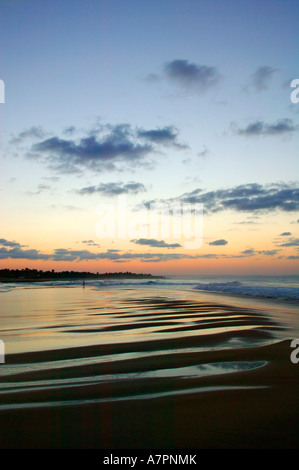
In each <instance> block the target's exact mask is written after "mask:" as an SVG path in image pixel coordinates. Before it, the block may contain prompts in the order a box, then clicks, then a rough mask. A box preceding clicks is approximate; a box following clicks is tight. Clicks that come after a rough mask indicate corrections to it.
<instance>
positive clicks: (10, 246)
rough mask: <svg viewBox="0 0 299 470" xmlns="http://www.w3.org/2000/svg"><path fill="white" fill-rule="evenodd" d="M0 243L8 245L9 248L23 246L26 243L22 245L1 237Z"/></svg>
mask: <svg viewBox="0 0 299 470" xmlns="http://www.w3.org/2000/svg"><path fill="white" fill-rule="evenodd" d="M0 245H2V246H8V247H9V248H21V247H22V246H24V245H20V243H17V242H14V241H9V240H6V239H5V238H0Z"/></svg>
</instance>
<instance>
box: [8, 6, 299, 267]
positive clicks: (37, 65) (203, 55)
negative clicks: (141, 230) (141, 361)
mask: <svg viewBox="0 0 299 470" xmlns="http://www.w3.org/2000/svg"><path fill="white" fill-rule="evenodd" d="M298 17H299V3H298V2H296V1H294V0H284V1H280V0H279V1H278V0H272V1H266V0H261V1H247V0H244V1H236V0H227V1H195V0H185V1H182V0H172V1H169V0H163V1H157V0H146V1H145V0H128V1H126V2H124V1H120V0H109V1H108V0H105V1H103V0H97V1H92V0H86V1H74V0H72V1H69V0H65V1H63V2H61V1H58V0H54V1H51V2H47V1H33V0H26V1H21V0H11V1H9V0H6V1H5V0H4V1H2V2H1V4H0V21H1V33H0V43H1V55H0V59H1V69H0V78H1V79H2V80H4V82H5V92H6V93H5V104H1V105H0V124H1V153H2V156H1V167H2V172H1V173H2V174H1V190H2V194H3V203H2V213H3V221H4V222H3V227H2V229H3V233H2V237H3V240H6V241H7V242H11V241H12V240H14V241H15V242H16V243H19V244H20V245H24V246H25V245H26V247H29V248H30V249H32V250H36V252H34V257H35V255H36V257H35V259H34V261H35V262H36V260H37V259H38V257H37V256H38V255H37V252H38V253H43V254H44V253H48V254H49V253H53V252H55V250H57V249H62V248H63V249H68V250H73V251H74V249H75V247H77V244H78V243H79V242H80V240H81V242H82V240H85V239H92V240H94V242H95V243H96V235H95V231H94V227H95V222H96V220H95V218H94V209H95V207H96V206H97V204H99V202H100V201H103V200H107V199H109V198H110V199H111V196H112V195H113V194H114V195H115V194H116V193H115V192H114V193H113V191H111V188H114V189H115V188H117V185H118V190H119V189H120V190H122V191H124V192H127V194H128V196H129V197H131V198H132V200H133V201H134V202H136V203H138V202H146V201H150V200H154V199H162V200H164V201H169V200H170V199H172V198H180V197H182V195H183V194H184V195H187V196H185V199H186V200H190V197H188V194H189V193H191V192H192V191H198V190H199V189H200V190H201V193H200V192H197V194H199V195H200V197H198V199H197V201H198V202H200V200H201V199H202V200H205V201H208V202H211V198H212V197H213V198H215V200H217V201H218V203H219V204H224V202H223V201H224V199H221V198H222V196H221V197H220V195H219V194H218V193H217V195H216V191H220V190H223V191H224V190H225V191H227V190H229V189H231V190H234V188H237V187H240V186H242V187H245V186H246V185H247V186H248V185H260V189H258V190H257V189H256V188H257V187H254V186H250V191H248V187H247V193H246V194H248V195H247V196H246V197H248V198H249V199H250V198H251V199H250V201H251V202H252V205H251V206H250V207H252V209H250V210H249V209H248V208H246V210H244V207H245V206H244V205H242V204H240V201H237V202H238V203H236V204H233V203H232V205H231V206H230V207H229V208H228V202H227V200H225V201H226V202H225V204H226V205H225V207H226V209H225V210H224V209H223V208H222V209H221V211H218V209H217V210H215V211H214V212H213V214H209V215H207V216H206V219H205V227H206V228H205V232H204V234H205V243H204V245H203V247H202V249H201V251H199V252H198V253H194V256H198V255H200V254H201V253H203V254H204V253H205V254H207V255H213V256H214V257H215V259H217V257H218V259H220V258H221V256H223V258H225V260H226V261H227V259H230V261H227V263H229V262H231V260H232V259H234V258H236V257H237V256H240V253H242V252H245V251H246V250H252V251H251V254H252V259H251V260H250V261H251V262H252V266H251V268H250V269H252V270H254V269H258V268H257V267H258V265H259V262H260V258H259V257H258V256H257V254H259V255H261V254H262V252H266V251H268V252H270V251H271V252H273V255H271V260H272V262H273V264H272V265H271V267H269V266H270V265H269V266H268V264H267V270H269V269H270V271H271V270H272V269H273V266H274V265H275V266H277V267H278V268H279V267H281V268H280V269H281V270H282V271H283V272H287V271H288V270H290V272H295V271H296V269H297V266H298V264H297V263H298V261H297V258H296V256H297V255H298V252H297V251H298V249H297V246H298V245H297V244H296V243H297V242H296V241H297V240H298V238H297V237H298V228H297V227H298V224H297V220H298V217H299V216H298V176H297V175H298V169H299V168H298V166H299V165H298V107H299V105H298V104H297V105H296V104H292V103H291V101H290V93H291V89H290V86H289V85H290V82H291V80H292V79H294V78H298V61H297V60H296V59H297V57H298ZM128 184H129V185H130V184H131V186H126V185H128ZM132 184H133V186H132ZM134 184H135V186H134ZM273 184H274V185H275V184H276V185H280V186H279V188H280V191H278V189H277V188H278V186H277V187H276V189H275V190H274V189H273V188H274V186H273ZM136 185H137V186H136ZM271 185H272V186H271ZM86 188H93V190H90V189H89V190H87V191H86ZM124 188H125V189H124ZM132 188H135V189H134V190H133V189H132ZM138 188H139V189H138ZM271 188H272V189H271ZM84 189H85V192H84V191H82V190H84ZM109 189H110V193H109V191H108V190H109ZM282 189H283V191H284V192H283V191H282ZM287 190H288V191H289V193H287ZM226 194H228V193H226ZM233 194H236V192H235V191H233ZM261 194H262V195H263V198H264V199H263V201H261V199H259V200H258V201H257V199H256V198H257V197H260V196H261ZM225 197H227V196H225ZM234 197H235V196H234ZM200 198H201V199H200ZM207 198H210V199H207ZM281 198H282V199H281ZM274 199H275V201H276V202H275V201H274ZM278 199H279V202H277V201H278ZM221 201H222V202H221ZM286 203H288V205H286ZM213 207H216V206H213ZM221 207H222V206H221ZM223 207H224V206H223ZM74 214H75V215H74ZM254 220H255V221H256V222H255V226H253V221H254ZM66 221H67V222H66ZM249 221H250V222H251V227H250V230H251V231H250V230H249V224H248V225H247V227H246V230H245V228H244V229H243V231H241V232H240V233H239V236H237V228H238V230H240V227H241V224H242V223H243V227H245V222H249ZM64 224H65V225H64ZM236 224H239V226H238V227H237V226H236ZM296 224H297V225H296ZM48 226H49V227H50V228H49V230H48V232H47V233H48V237H47V235H46V233H45V227H48ZM62 227H63V230H62ZM253 230H254V231H255V232H254V233H253ZM296 230H297V231H296ZM280 233H290V234H291V235H289V243H290V244H291V246H287V247H282V248H278V245H279V243H278V242H277V240H276V238H275V237H276V236H278V235H279V234H280ZM221 239H225V240H226V241H227V242H228V243H227V244H226V245H227V246H225V248H223V247H221V249H222V250H226V251H219V249H216V246H217V244H216V246H214V245H209V243H211V240H214V241H215V240H216V241H217V240H221ZM275 240H276V241H275ZM115 244H117V242H116V241H115V240H110V244H109V243H108V241H107V243H106V244H105V246H103V244H102V245H101V248H99V250H100V252H101V253H104V252H105V253H106V251H105V250H107V249H112V246H115ZM156 245H157V244H156ZM158 245H159V243H158ZM162 245H163V244H162ZM280 245H282V243H280ZM145 246H146V249H149V248H148V246H149V245H148V244H147V245H145ZM160 246H161V244H160ZM220 246H221V245H220ZM211 247H212V248H211ZM2 248H3V250H2V259H3V263H4V264H5V265H8V264H9V263H10V262H11V260H12V258H11V257H10V256H9V253H8V252H7V249H6V248H5V245H3V247H2ZM29 248H28V249H29ZM155 248H156V247H155V244H154V245H153V246H152V247H151V249H152V251H153V253H155ZM288 248H291V249H292V251H290V249H288ZM118 249H119V250H120V253H122V254H123V253H125V252H127V251H128V250H133V251H134V250H136V249H137V248H136V246H135V245H132V243H131V244H130V240H128V241H127V244H126V245H121V244H120V245H118ZM211 249H213V250H214V251H212V252H211ZM103 250H104V251H103ZM273 250H275V253H274V251H273ZM23 251H24V248H23ZM134 252H135V251H134ZM150 252H151V251H150ZM166 252H169V249H167V248H166ZM136 253H137V252H136ZM172 253H174V254H175V253H177V254H182V255H183V254H184V253H183V252H182V251H180V250H179V249H175V250H173V251H172ZM248 253H249V252H248ZM19 254H20V256H21V257H20V258H17V256H18V253H14V254H13V253H12V254H11V255H14V256H15V258H13V259H14V264H16V263H19V264H22V266H23V265H24V263H26V262H27V261H32V260H33V258H34V257H32V256H30V253H29V252H27V258H26V254H24V253H23V252H20V253H19ZM85 255H86V259H85V262H87V261H89V260H88V254H85ZM290 257H292V258H290ZM41 258H42V257H41ZM141 258H142V257H141ZM141 258H140V260H141V262H142V259H141ZM183 258H184V257H183V256H182V259H183ZM90 259H91V260H92V255H91V256H90ZM161 259H162V260H163V259H164V258H163V257H161ZM174 259H175V257H174ZM246 259H248V258H247V257H246ZM107 260H108V261H109V262H110V265H109V269H111V270H113V263H111V260H110V259H109V257H108V258H107ZM186 260H187V264H188V263H190V260H189V259H188V257H187V256H186ZM254 260H255V261H256V264H254ZM261 260H262V262H263V258H261ZM62 261H65V262H67V261H68V258H66V259H65V260H62ZM78 261H79V262H80V261H81V258H80V256H79V258H78V259H77V262H78ZM108 261H107V262H108ZM220 261H221V260H220ZM42 262H44V261H43V260H42V261H41V263H42ZM180 262H181V263H183V261H180ZM221 262H223V260H222V261H221ZM163 263H164V261H162V264H161V266H160V267H159V269H160V270H161V271H163V270H166V271H167V269H168V267H167V266H168V265H167V263H166V264H165V263H164V264H163ZM197 263H198V261H197V258H195V259H194V264H193V265H192V266H191V264H188V268H187V267H186V268H184V266H183V264H181V265H180V269H181V270H182V271H184V270H185V271H184V272H186V273H187V272H191V271H192V273H193V272H195V271H196V270H197V269H198V264H197ZM267 263H269V257H267ZM275 263H276V264H275ZM156 264H158V263H156ZM187 264H186V266H187ZM78 266H79V265H78ZM79 267H80V266H79ZM125 267H128V268H130V263H129V262H128V264H127V265H126V266H125ZM151 267H152V266H149V268H151ZM153 267H154V268H155V269H156V265H155V266H153ZM205 268H206V269H208V270H209V269H210V270H211V271H215V272H216V271H217V267H216V265H214V264H213V266H211V267H210V268H209V266H208V265H205ZM91 269H95V268H94V266H91ZM137 269H139V268H138V267H137ZM221 269H225V266H224V267H223V268H221ZM227 269H228V271H230V272H231V269H232V268H231V266H230V265H229V264H227ZM234 269H236V270H238V269H239V267H234ZM171 270H173V267H172V268H171Z"/></svg>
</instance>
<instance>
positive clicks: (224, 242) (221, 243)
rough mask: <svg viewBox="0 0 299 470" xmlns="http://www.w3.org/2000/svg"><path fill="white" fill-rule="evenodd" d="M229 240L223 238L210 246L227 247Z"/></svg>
mask: <svg viewBox="0 0 299 470" xmlns="http://www.w3.org/2000/svg"><path fill="white" fill-rule="evenodd" d="M227 243H228V242H227V240H224V239H223V238H221V239H220V240H215V241H213V242H210V243H209V245H212V246H223V245H227Z"/></svg>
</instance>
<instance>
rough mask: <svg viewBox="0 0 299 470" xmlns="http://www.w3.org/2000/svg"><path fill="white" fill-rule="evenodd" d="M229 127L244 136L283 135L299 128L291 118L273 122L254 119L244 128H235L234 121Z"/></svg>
mask: <svg viewBox="0 0 299 470" xmlns="http://www.w3.org/2000/svg"><path fill="white" fill-rule="evenodd" d="M231 127H232V130H233V131H234V133H235V134H237V135H241V136H245V137H256V136H277V135H285V134H292V133H293V132H297V131H298V130H299V126H298V125H295V124H294V123H293V120H292V119H288V118H285V119H280V120H278V121H277V122H276V123H273V124H267V123H265V122H263V121H255V122H252V123H250V124H248V126H246V127H245V128H244V129H240V128H239V129H238V128H236V126H235V124H234V123H233V124H232V126H231Z"/></svg>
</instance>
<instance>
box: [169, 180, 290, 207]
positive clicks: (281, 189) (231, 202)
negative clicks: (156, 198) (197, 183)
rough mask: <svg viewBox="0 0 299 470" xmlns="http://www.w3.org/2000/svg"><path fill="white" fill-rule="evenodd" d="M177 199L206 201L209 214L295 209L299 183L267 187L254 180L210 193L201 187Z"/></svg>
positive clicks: (190, 201) (187, 201)
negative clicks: (225, 211)
mask: <svg viewBox="0 0 299 470" xmlns="http://www.w3.org/2000/svg"><path fill="white" fill-rule="evenodd" d="M177 199H179V201H180V202H182V203H189V204H195V203H203V205H204V210H205V212H207V213H215V212H220V211H223V210H235V211H239V212H272V211H276V210H280V211H284V212H292V211H297V210H299V185H298V183H289V184H287V183H272V184H269V185H264V186H263V185H261V184H257V183H252V184H246V185H240V186H235V187H232V188H229V189H219V190H216V191H209V192H204V191H203V190H202V189H200V188H198V189H195V190H194V191H191V192H189V193H185V194H183V195H182V196H180V197H179V198H177ZM171 201H172V202H173V200H171ZM169 202H170V200H169Z"/></svg>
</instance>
